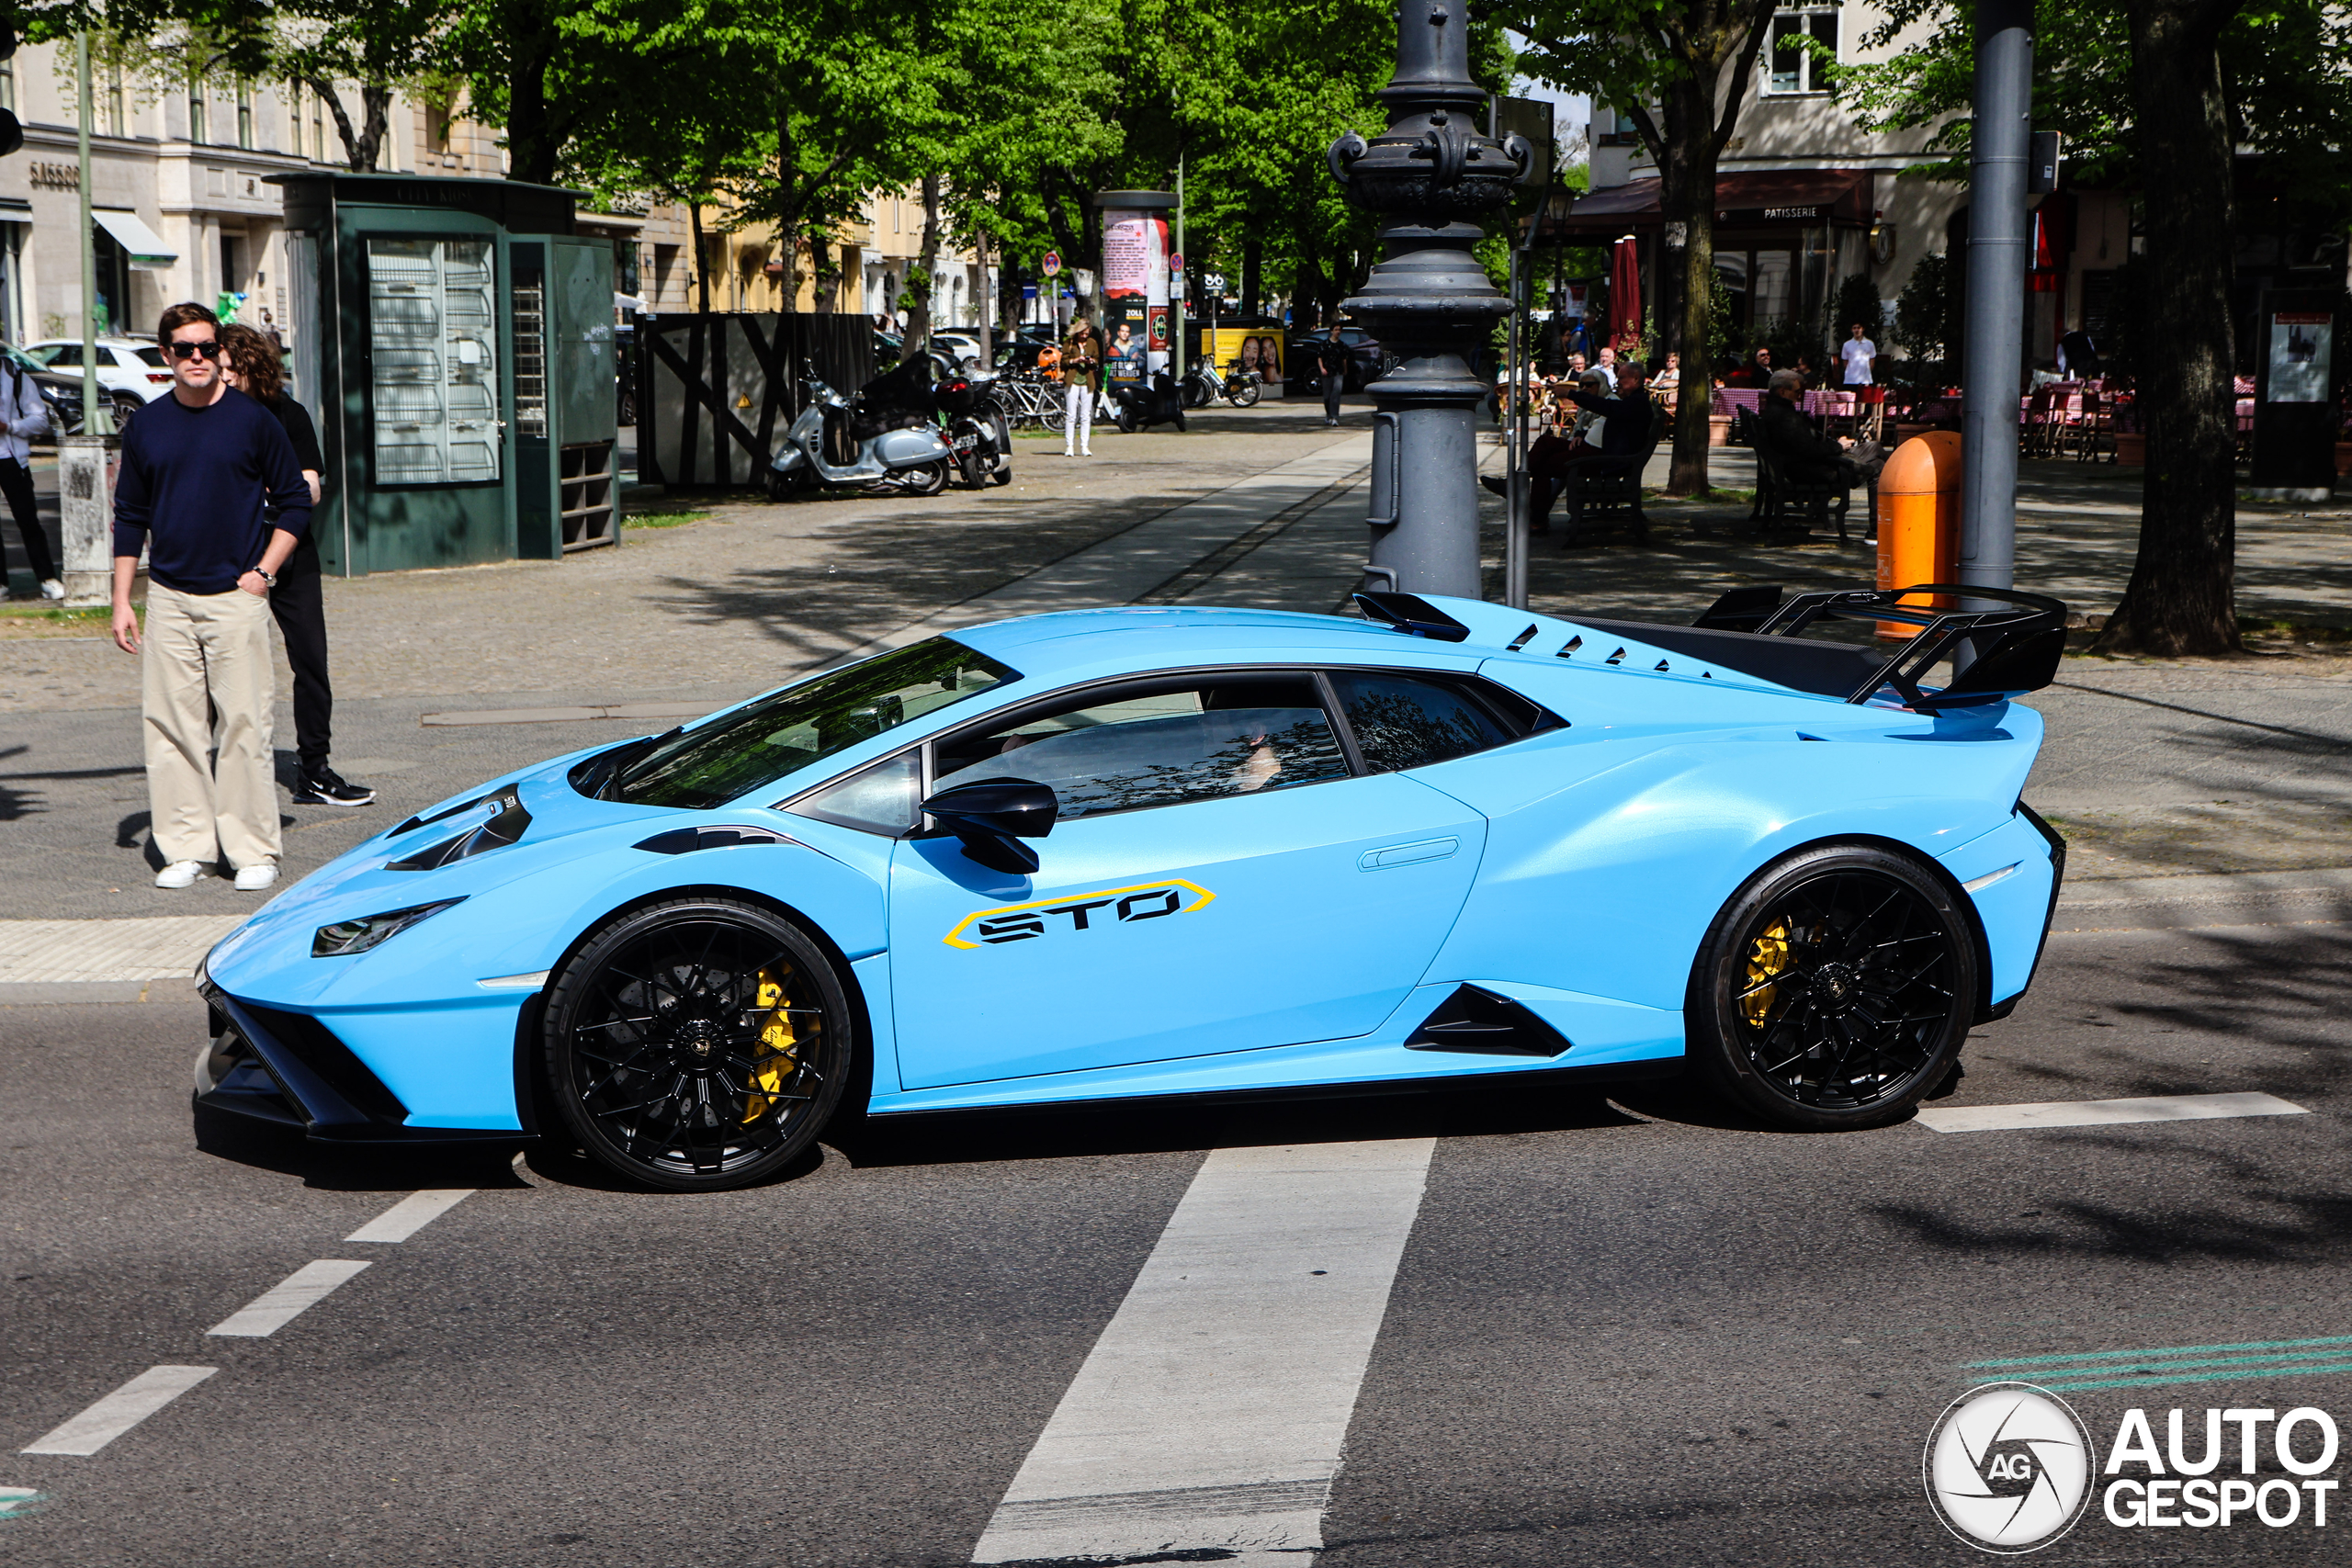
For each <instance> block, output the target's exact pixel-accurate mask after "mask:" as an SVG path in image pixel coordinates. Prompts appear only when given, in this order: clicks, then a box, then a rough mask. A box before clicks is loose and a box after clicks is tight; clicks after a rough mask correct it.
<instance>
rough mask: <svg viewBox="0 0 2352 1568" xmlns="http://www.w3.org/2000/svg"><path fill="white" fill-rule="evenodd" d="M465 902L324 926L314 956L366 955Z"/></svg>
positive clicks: (313, 946) (393, 911)
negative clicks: (443, 911) (417, 924)
mask: <svg viewBox="0 0 2352 1568" xmlns="http://www.w3.org/2000/svg"><path fill="white" fill-rule="evenodd" d="M464 902H465V900H464V899H463V898H444V899H442V900H441V902H439V903H438V904H418V905H416V906H414V907H413V908H406V909H387V910H386V911H385V912H384V913H382V914H380V915H364V916H362V917H361V918H359V919H356V920H337V921H336V922H335V923H334V924H333V925H331V926H321V927H320V928H319V933H318V935H316V936H314V937H312V938H311V957H313V958H348V957H350V956H351V955H352V954H353V953H365V952H367V951H368V949H369V948H371V947H376V946H379V945H380V944H382V943H383V942H388V941H390V939H392V938H393V937H396V936H398V935H399V934H400V933H401V932H402V931H406V930H408V928H409V927H411V926H413V925H414V924H416V922H417V921H419V920H422V919H425V918H426V917H428V916H432V915H437V914H439V913H440V912H441V911H442V910H444V909H447V908H450V907H451V906H453V905H457V904H462V903H464Z"/></svg>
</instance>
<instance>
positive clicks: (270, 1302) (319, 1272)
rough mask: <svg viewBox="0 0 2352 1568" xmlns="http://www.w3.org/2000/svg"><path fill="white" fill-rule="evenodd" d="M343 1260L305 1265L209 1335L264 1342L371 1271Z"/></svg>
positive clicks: (324, 1259) (359, 1264) (222, 1322)
mask: <svg viewBox="0 0 2352 1568" xmlns="http://www.w3.org/2000/svg"><path fill="white" fill-rule="evenodd" d="M367 1267H368V1265H367V1264H365V1263H353V1262H350V1261H347V1260H345V1259H343V1258H322V1259H320V1260H319V1261H318V1262H316V1263H305V1264H303V1265H302V1267H300V1269H295V1270H294V1272H292V1273H291V1274H288V1276H286V1278H285V1280H282V1281H281V1282H280V1283H278V1284H276V1285H273V1286H271V1287H270V1288H269V1289H268V1290H266V1291H264V1292H262V1293H261V1294H260V1295H258V1296H256V1297H254V1300H253V1302H252V1303H251V1304H250V1305H247V1306H243V1307H239V1308H238V1309H237V1310H236V1311H235V1312H232V1313H231V1314H229V1315H228V1316H227V1317H226V1318H224V1319H222V1320H221V1321H220V1323H219V1324H217V1325H214V1326H213V1327H211V1328H209V1329H207V1330H206V1331H205V1332H206V1333H208V1334H212V1335H219V1336H221V1337H226V1338H232V1339H264V1338H267V1337H269V1336H270V1335H273V1334H275V1333H277V1331H278V1330H279V1329H281V1328H283V1327H285V1326H286V1325H288V1324H289V1323H291V1322H293V1321H294V1320H295V1319H296V1318H298V1317H300V1315H301V1314H304V1313H306V1312H308V1311H309V1310H310V1309H311V1308H312V1307H314V1306H316V1305H317V1304H318V1303H320V1302H321V1301H322V1299H324V1297H325V1296H326V1294H327V1292H330V1291H332V1290H334V1288H335V1287H336V1286H337V1285H340V1284H342V1283H343V1282H344V1281H345V1280H348V1279H350V1278H351V1277H352V1276H353V1275H355V1274H356V1273H358V1272H359V1271H360V1270H361V1269H365V1268H367Z"/></svg>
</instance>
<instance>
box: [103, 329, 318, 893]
mask: <svg viewBox="0 0 2352 1568" xmlns="http://www.w3.org/2000/svg"><path fill="white" fill-rule="evenodd" d="M156 338H157V341H158V342H160V343H161V344H163V348H164V353H165V354H166V355H169V356H170V359H171V367H172V395H171V396H170V397H168V398H158V399H156V400H154V401H153V402H152V403H149V404H148V405H147V406H146V407H145V408H143V409H141V410H140V411H139V417H138V418H137V419H134V420H132V421H131V422H130V429H129V430H127V431H126V432H125V433H124V434H123V438H122V470H121V474H120V477H119V479H117V480H116V482H115V492H114V640H115V642H116V644H117V646H119V647H120V648H121V649H122V650H123V651H124V652H126V653H138V654H141V698H142V700H141V708H142V709H143V712H144V716H145V728H146V739H147V747H146V750H147V803H148V806H149V807H150V814H151V816H152V818H153V826H152V828H151V829H150V835H151V837H152V839H153V842H154V845H155V848H156V849H157V850H158V851H159V852H161V853H162V854H163V857H164V869H163V871H162V872H161V873H160V874H158V875H157V876H156V878H155V886H158V887H186V886H188V885H189V884H190V883H192V882H194V881H195V880H196V879H197V878H198V877H199V876H202V875H204V874H206V873H207V872H208V871H209V870H211V869H212V867H213V866H214V865H215V864H216V863H218V862H219V861H220V860H222V859H224V858H225V859H226V860H227V861H228V863H229V864H230V866H231V867H232V869H233V870H234V871H235V873H236V878H237V888H238V891H240V892H244V893H258V892H260V891H261V890H263V889H264V888H266V887H267V886H270V885H271V884H272V883H274V882H276V881H277V857H278V852H279V841H278V832H277V781H276V779H275V778H274V777H273V776H272V769H271V761H272V757H271V751H270V744H269V742H270V709H271V705H272V704H273V703H274V702H275V701H276V700H277V673H276V670H275V668H274V666H273V665H272V664H271V661H270V655H269V591H270V589H271V588H273V587H275V586H276V585H277V571H278V569H279V568H281V567H283V566H284V565H285V564H286V558H287V557H288V556H290V555H292V554H293V553H294V547H295V546H296V545H297V544H298V543H299V542H300V538H301V536H302V534H303V532H304V530H306V529H308V528H309V527H310V525H311V488H310V486H309V485H308V484H307V483H305V482H304V480H303V479H302V469H301V467H300V464H299V463H297V462H296V461H295V457H294V447H293V445H292V443H290V442H289V441H288V440H287V438H286V431H285V429H284V427H283V426H281V425H280V424H279V423H277V418H276V417H275V416H274V415H272V414H271V413H270V412H269V411H268V410H267V409H265V408H263V407H262V406H261V404H259V403H257V402H255V401H254V400H253V399H251V398H248V397H246V396H245V395H244V394H243V392H239V391H236V390H233V389H231V388H230V386H229V385H228V384H227V383H226V382H224V381H223V380H221V378H220V319H219V318H218V317H216V316H214V315H213V313H212V312H211V311H209V310H206V309H205V308H204V307H203V306H201V305H175V306H173V307H172V308H171V309H170V310H166V311H164V320H163V324H162V326H161V328H160V329H159V331H158V332H157V333H156ZM264 502H267V503H269V504H270V505H272V506H274V507H276V508H277V515H276V517H275V518H274V519H273V520H270V521H265V520H264V516H263V512H262V507H263V503H264ZM142 545H143V546H145V547H146V548H147V576H148V583H147V629H146V634H145V636H144V637H141V634H140V628H139V617H138V615H137V614H136V613H134V612H133V611H132V609H131V607H130V584H131V580H132V578H133V577H134V576H135V575H136V574H137V572H138V570H139V552H140V548H141V546H142ZM216 724H217V728H216ZM208 752H217V756H218V760H217V762H213V763H211V764H210V765H208V757H207V753H208Z"/></svg>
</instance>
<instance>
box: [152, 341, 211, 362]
mask: <svg viewBox="0 0 2352 1568" xmlns="http://www.w3.org/2000/svg"><path fill="white" fill-rule="evenodd" d="M164 347H165V348H167V349H169V350H170V351H171V355H172V357H173V358H174V359H193V358H195V357H196V356H197V355H203V356H204V357H205V358H207V359H218V358H220V339H219V338H213V337H209V338H205V339H203V340H201V341H199V342H197V343H173V344H164Z"/></svg>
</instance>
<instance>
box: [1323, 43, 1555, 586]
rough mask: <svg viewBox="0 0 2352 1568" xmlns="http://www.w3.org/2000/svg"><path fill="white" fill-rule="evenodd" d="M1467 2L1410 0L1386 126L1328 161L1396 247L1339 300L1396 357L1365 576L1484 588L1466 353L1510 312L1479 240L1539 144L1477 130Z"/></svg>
mask: <svg viewBox="0 0 2352 1568" xmlns="http://www.w3.org/2000/svg"><path fill="white" fill-rule="evenodd" d="M1469 28H1470V17H1469V6H1468V0H1409V3H1408V4H1403V5H1400V6H1398V7H1397V73H1396V75H1395V76H1394V78H1392V79H1391V81H1390V83H1389V85H1387V86H1385V87H1383V88H1382V89H1381V90H1380V91H1379V92H1378V93H1377V94H1376V95H1374V96H1377V97H1378V98H1379V99H1380V100H1381V102H1382V103H1383V104H1384V105H1385V106H1386V107H1387V109H1388V113H1389V117H1390V118H1389V124H1388V129H1387V130H1385V131H1383V132H1381V133H1380V134H1379V135H1378V136H1375V137H1374V138H1373V139H1371V140H1370V141H1366V140H1365V139H1364V138H1363V137H1362V136H1360V135H1358V134H1356V133H1355V132H1354V131H1352V130H1351V131H1350V132H1348V133H1347V134H1346V135H1344V136H1342V137H1340V140H1339V141H1335V142H1333V143H1332V144H1331V151H1330V164H1331V173H1332V175H1333V177H1334V178H1336V179H1338V180H1339V181H1340V186H1341V187H1342V188H1343V189H1344V191H1345V192H1346V194H1347V197H1348V199H1349V201H1350V202H1351V203H1353V204H1354V205H1355V206H1357V207H1360V208H1363V209H1366V210H1368V211H1371V212H1374V213H1377V214H1379V215H1381V216H1382V217H1383V218H1384V219H1385V220H1386V223H1387V227H1386V228H1385V229H1384V230H1383V231H1382V233H1381V240H1382V242H1383V244H1384V245H1385V249H1386V252H1387V257H1386V259H1385V260H1384V261H1383V262H1381V264H1380V265H1377V266H1375V267H1374V268H1373V269H1372V276H1370V277H1368V278H1367V279H1365V281H1364V288H1363V293H1361V294H1359V295H1357V296H1356V297H1355V298H1354V299H1349V300H1347V301H1346V302H1345V305H1344V307H1343V308H1344V309H1345V310H1348V311H1349V312H1351V314H1353V315H1354V316H1356V317H1357V318H1358V319H1360V320H1362V321H1364V322H1365V323H1366V325H1368V326H1369V327H1370V328H1371V330H1372V333H1373V334H1374V336H1375V337H1377V338H1378V339H1379V340H1380V343H1381V346H1382V347H1383V348H1384V349H1386V350H1389V351H1392V352H1394V353H1395V354H1396V355H1397V356H1398V358H1399V360H1400V361H1401V363H1399V364H1398V366H1397V368H1396V369H1394V370H1392V371H1390V372H1389V373H1388V374H1387V375H1385V376H1383V377H1382V378H1380V379H1378V380H1376V381H1374V383H1373V384H1372V396H1373V402H1374V405H1375V406H1376V412H1374V415H1373V420H1372V433H1373V434H1372V440H1373V447H1372V487H1371V489H1372V504H1371V512H1370V515H1369V516H1368V517H1367V518H1366V522H1367V523H1368V524H1369V525H1371V530H1372V548H1371V552H1370V553H1371V559H1370V561H1369V562H1368V563H1367V564H1366V566H1365V568H1364V582H1365V586H1367V587H1369V588H1374V589H1392V590H1396V591H1399V592H1408V593H1449V594H1454V595H1457V596H1459V597H1462V598H1464V599H1476V598H1478V597H1480V589H1481V586H1482V585H1481V582H1480V576H1479V570H1478V479H1477V474H1478V430H1477V423H1478V405H1479V404H1480V403H1481V402H1483V401H1485V400H1486V398H1487V393H1488V390H1489V388H1488V385H1487V383H1486V382H1484V381H1482V380H1481V379H1480V378H1478V376H1477V375H1476V374H1475V373H1474V372H1473V371H1472V369H1471V360H1472V359H1473V358H1474V357H1475V356H1476V354H1477V352H1478V349H1479V347H1480V345H1481V344H1484V343H1486V342H1487V339H1488V338H1489V336H1490V335H1491V334H1492V333H1493V331H1494V324H1495V322H1496V321H1498V320H1499V319H1500V318H1502V317H1504V316H1506V315H1509V314H1510V309H1511V304H1510V300H1509V299H1505V298H1504V297H1503V296H1502V295H1501V294H1500V293H1499V292H1498V291H1497V289H1496V288H1495V287H1494V285H1493V284H1492V283H1490V282H1488V281H1487V272H1486V268H1485V267H1483V266H1482V265H1479V263H1478V259H1477V257H1476V256H1475V255H1473V254H1471V249H1470V247H1471V246H1472V245H1474V244H1476V243H1477V242H1478V241H1479V240H1480V239H1481V238H1483V237H1484V235H1485V232H1486V231H1485V227H1484V225H1485V222H1486V220H1487V217H1488V216H1489V215H1490V214H1493V213H1496V212H1498V211H1499V210H1500V209H1502V208H1503V207H1504V206H1505V205H1506V204H1507V203H1508V202H1509V201H1510V195H1511V186H1512V184H1513V182H1514V181H1515V180H1516V179H1517V178H1518V176H1519V175H1520V173H1521V171H1522V170H1523V169H1525V168H1526V166H1527V164H1528V162H1529V161H1530V160H1531V159H1532V158H1533V157H1534V155H1535V154H1534V150H1533V148H1532V146H1530V145H1529V143H1528V141H1527V139H1526V138H1524V137H1521V136H1513V137H1510V139H1509V140H1508V141H1507V142H1506V141H1496V140H1495V139H1494V138H1493V137H1491V136H1487V135H1483V134H1481V133H1480V131H1479V130H1478V122H1479V120H1480V118H1482V117H1483V116H1484V115H1485V113H1486V111H1487V97H1488V95H1487V90H1486V89H1485V88H1483V87H1481V86H1479V85H1477V84H1476V82H1473V81H1472V80H1471V79H1470V47H1469V44H1470V39H1469Z"/></svg>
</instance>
